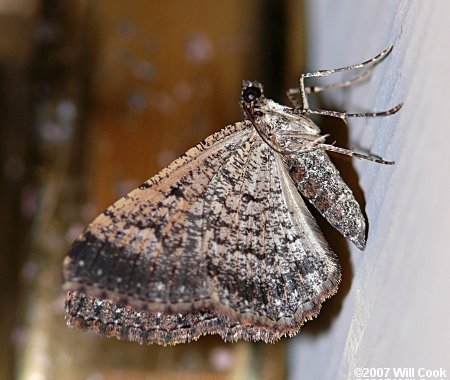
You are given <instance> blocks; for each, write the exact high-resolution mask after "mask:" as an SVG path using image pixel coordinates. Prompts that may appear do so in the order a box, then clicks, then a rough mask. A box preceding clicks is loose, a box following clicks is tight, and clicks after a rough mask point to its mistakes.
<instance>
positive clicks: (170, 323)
mask: <svg viewBox="0 0 450 380" xmlns="http://www.w3.org/2000/svg"><path fill="white" fill-rule="evenodd" d="M207 141H208V140H207ZM64 273H65V281H66V283H65V287H66V289H67V290H70V291H71V292H69V298H68V303H67V307H66V312H67V318H68V322H69V324H75V325H79V326H81V327H85V328H93V329H96V330H97V331H99V332H101V333H103V334H106V335H110V336H117V337H119V338H122V339H129V340H137V341H140V342H149V343H159V344H174V343H180V342H186V341H190V340H193V339H196V338H198V337H199V336H200V335H204V334H206V333H216V334H220V335H221V336H222V337H223V338H224V339H225V340H231V341H234V340H237V339H245V340H264V341H275V340H277V339H279V338H280V337H281V336H282V335H283V334H286V333H288V334H295V333H296V332H298V331H299V329H300V327H301V325H302V324H303V322H304V321H305V320H306V319H308V318H312V317H313V316H315V315H317V313H318V312H319V309H320V304H321V302H322V301H323V300H324V299H325V298H326V297H328V296H330V295H332V294H333V293H334V292H335V291H336V288H337V285H338V283H339V280H340V270H339V265H338V263H337V260H336V258H335V256H334V255H333V254H332V253H331V252H330V251H329V250H328V248H327V245H326V243H325V241H324V240H323V238H322V236H321V234H320V232H319V230H318V229H317V226H316V224H315V221H314V219H313V218H312V217H311V215H310V214H309V212H308V210H307V208H306V206H305V204H304V202H303V200H302V198H301V196H300V195H299V193H298V191H297V190H296V189H295V186H294V184H293V183H292V180H291V178H290V176H289V173H288V171H287V169H286V167H285V165H284V163H283V162H282V160H281V158H280V157H279V156H278V154H276V153H274V152H273V151H272V150H271V149H270V148H269V147H268V146H267V145H266V144H265V143H263V142H262V140H261V139H260V138H259V136H258V135H257V134H256V133H255V131H254V130H253V129H252V127H251V125H250V124H248V123H239V124H237V125H236V126H230V127H227V128H226V129H225V130H223V131H222V132H219V134H216V135H213V136H212V137H210V138H209V142H207V143H206V144H202V145H201V146H200V147H199V146H197V147H196V148H194V149H193V150H191V151H188V152H187V154H186V155H185V156H184V157H182V158H180V159H178V160H176V161H175V162H174V163H173V164H171V165H170V166H169V167H168V168H167V169H165V170H163V171H162V172H161V173H160V174H158V175H157V176H155V177H153V178H152V179H150V180H149V181H147V182H146V183H145V184H144V185H143V186H141V187H140V188H139V189H137V190H135V191H133V192H131V193H130V194H129V195H128V196H126V197H124V198H123V199H121V200H119V201H118V202H116V203H115V204H114V205H113V206H111V207H110V208H108V209H107V210H106V211H105V213H104V214H103V215H101V216H99V217H98V218H97V219H96V220H94V222H93V223H92V224H91V225H90V226H89V227H88V229H87V230H86V231H85V232H84V233H83V234H82V235H81V236H80V237H79V238H78V239H77V241H76V242H75V243H74V246H73V247H72V250H71V251H70V253H69V256H68V258H67V260H66V263H65V267H64ZM102 293H106V295H107V296H108V297H107V298H108V300H103V301H102V300H99V299H98V297H100V296H101V295H102ZM121 301H123V302H124V303H126V304H128V305H129V306H128V308H125V309H124V308H120V307H119V304H120V303H121ZM99 304H102V305H103V307H101V308H99V307H98V306H99ZM105 305H107V307H105ZM142 308H144V309H145V310H144V311H141V310H142ZM124 310H125V311H124ZM136 321H140V322H139V323H138V322H136Z"/></svg>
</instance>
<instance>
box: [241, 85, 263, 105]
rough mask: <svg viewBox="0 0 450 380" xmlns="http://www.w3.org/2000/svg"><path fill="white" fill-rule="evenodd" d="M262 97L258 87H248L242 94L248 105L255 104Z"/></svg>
mask: <svg viewBox="0 0 450 380" xmlns="http://www.w3.org/2000/svg"><path fill="white" fill-rule="evenodd" d="M260 97H261V89H260V88H258V87H254V86H252V87H247V88H246V89H245V90H244V92H243V93H242V98H243V99H244V101H245V102H246V103H251V102H254V101H255V100H256V99H258V98H260Z"/></svg>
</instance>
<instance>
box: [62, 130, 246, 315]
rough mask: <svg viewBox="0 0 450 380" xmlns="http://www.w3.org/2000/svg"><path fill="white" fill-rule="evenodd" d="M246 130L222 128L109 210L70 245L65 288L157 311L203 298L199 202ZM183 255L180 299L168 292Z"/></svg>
mask: <svg viewBox="0 0 450 380" xmlns="http://www.w3.org/2000/svg"><path fill="white" fill-rule="evenodd" d="M251 132H253V130H252V129H251V127H250V126H249V125H248V124H246V123H236V124H234V125H230V126H228V127H226V128H224V129H223V130H221V131H220V132H218V133H215V134H213V135H212V136H210V137H208V138H207V139H206V140H205V141H204V142H202V143H200V144H198V145H197V146H196V147H194V148H192V149H190V150H189V151H187V152H186V153H185V154H184V155H183V156H182V157H180V158H178V159H177V160H175V161H174V162H173V163H172V164H170V165H169V166H168V167H167V168H165V169H163V170H162V171H161V172H159V173H158V174H157V175H155V176H154V177H152V178H151V179H149V180H148V181H146V182H145V183H143V184H142V185H141V186H139V188H137V189H135V190H133V191H132V192H130V193H129V194H127V195H126V196H125V197H123V198H121V199H119V200H118V201H117V202H116V203H114V204H113V205H111V206H110V207H108V208H107V209H106V210H105V211H104V212H103V213H102V214H101V215H99V216H98V217H97V218H96V219H95V220H94V221H93V222H92V223H91V224H90V225H89V226H88V227H87V229H86V230H85V231H84V232H83V233H82V234H81V235H80V236H79V237H78V238H77V239H76V241H75V242H74V244H73V245H72V248H71V250H70V252H69V254H68V256H67V257H66V259H65V262H64V266H63V275H64V288H65V289H67V290H79V289H81V288H82V289H83V292H84V293H85V294H87V295H90V296H95V297H96V296H106V295H107V296H108V298H109V299H112V300H115V301H118V300H120V299H121V298H127V299H130V300H131V301H132V302H133V304H134V305H135V306H141V305H143V304H145V305H146V306H148V307H150V308H154V309H155V310H159V309H161V308H163V309H164V308H168V307H170V304H171V303H173V302H176V303H178V304H180V303H182V301H183V300H185V301H186V302H187V304H186V309H189V308H190V307H191V302H192V300H195V299H197V300H198V301H199V302H201V300H202V298H204V297H207V296H208V294H209V289H208V288H207V284H206V273H204V271H203V268H201V265H199V264H201V261H200V260H199V257H198V254H197V253H198V249H199V248H198V245H199V244H200V240H201V233H202V218H203V215H202V205H201V200H202V196H203V194H204V193H205V191H206V190H207V188H208V185H209V182H210V181H211V179H212V178H213V177H214V176H215V175H216V173H217V172H218V170H219V167H220V166H221V165H222V164H223V163H224V162H226V160H227V159H228V157H229V156H231V155H232V154H234V150H235V146H236V145H240V144H242V141H245V139H246V138H248V135H249V133H251ZM198 200H199V201H200V202H197V201H198ZM196 202H197V203H196ZM185 253H186V254H185ZM180 255H182V256H183V260H184V262H183V263H182V265H183V270H184V271H185V272H183V273H179V275H180V283H183V282H184V284H185V291H183V292H182V293H183V300H180V299H174V297H175V295H171V294H170V293H171V289H172V286H171V283H172V278H174V277H175V276H176V275H177V274H178V271H179V269H177V268H178V261H177V260H179V256H180ZM175 272H176V273H175ZM191 291H193V292H194V293H192V292H191Z"/></svg>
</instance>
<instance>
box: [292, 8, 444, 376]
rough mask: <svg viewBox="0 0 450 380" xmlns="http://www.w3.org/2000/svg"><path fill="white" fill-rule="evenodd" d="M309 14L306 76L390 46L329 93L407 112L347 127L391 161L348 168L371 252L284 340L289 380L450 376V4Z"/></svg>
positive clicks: (343, 100) (359, 142) (355, 258)
mask: <svg viewBox="0 0 450 380" xmlns="http://www.w3.org/2000/svg"><path fill="white" fill-rule="evenodd" d="M307 12H308V20H309V25H308V32H309V37H308V38H309V40H308V44H309V49H308V56H309V61H308V67H309V69H310V70H316V69H322V68H333V67H340V66H344V65H347V64H353V63H357V62H359V61H362V60H365V59H367V58H370V57H372V56H374V55H375V54H377V53H378V52H380V51H381V50H383V49H384V48H385V47H387V46H388V45H390V44H395V48H394V51H393V53H392V54H391V56H390V57H389V58H388V59H387V60H385V61H384V62H383V63H382V64H381V65H380V66H378V67H377V69H376V71H375V73H374V75H373V76H372V78H371V80H370V81H369V82H367V83H365V84H363V85H362V86H358V87H355V88H354V89H352V90H350V91H345V92H339V91H338V92H337V100H338V101H337V103H338V105H339V106H342V108H343V109H346V108H347V109H349V110H371V109H373V110H383V109H387V108H389V107H391V106H393V105H395V104H396V103H399V102H401V101H404V102H405V105H404V107H403V109H402V110H401V112H400V113H399V114H397V115H396V116H393V117H390V118H384V119H381V118H379V119H371V120H369V119H367V120H364V121H358V122H352V123H351V126H350V132H349V134H350V136H349V137H350V145H352V144H353V145H354V146H356V147H359V148H360V149H367V150H369V151H372V152H373V153H376V154H379V155H381V156H383V157H385V158H388V159H394V160H395V161H396V165H395V166H394V167H388V166H382V165H376V164H373V163H371V162H365V161H354V167H355V169H356V171H357V173H358V176H359V183H360V187H361V189H362V191H363V193H364V196H365V199H366V213H367V216H368V220H369V228H370V230H369V238H368V243H367V249H366V251H365V252H363V253H361V252H360V251H358V250H357V249H356V248H355V247H350V256H351V259H350V260H351V268H352V269H351V271H350V272H351V273H349V271H347V272H344V273H343V275H344V277H345V279H344V281H349V282H350V283H351V286H350V288H349V290H348V292H347V294H345V297H344V298H343V300H342V301H341V302H342V304H341V305H340V310H337V311H336V312H335V314H334V315H333V316H332V319H331V323H330V324H329V326H327V328H325V329H322V330H321V332H320V333H312V332H311V331H309V329H308V326H305V328H304V331H303V332H301V333H300V334H299V335H298V336H297V337H296V338H294V339H291V341H290V378H291V379H301V380H309V379H322V380H323V379H356V378H357V377H356V376H354V373H353V371H354V370H355V368H359V367H383V368H384V367H390V368H397V367H414V368H415V369H416V370H418V369H419V368H420V367H425V368H429V369H436V368H445V369H446V370H447V377H448V378H450V299H449V290H450V243H449V241H450V199H449V196H450V138H449V134H450V116H449V114H450V1H448V0H432V1H431V0H429V1H418V0H416V1H412V0H410V1H408V0H402V1H392V0H370V1H368V0H366V1H363V0H339V1H336V0H310V1H308V2H307ZM299 18H300V17H299ZM330 95H331V94H330ZM333 95H334V93H333ZM335 99H336V98H333V101H334V100H335ZM327 302H333V300H329V301H327ZM326 307H327V306H325V308H326ZM325 308H324V311H325ZM319 318H321V315H319ZM318 322H319V321H318ZM313 323H315V322H313ZM392 375H393V374H392V372H391V373H390V376H385V377H393V376H392ZM416 378H418V374H417V372H416Z"/></svg>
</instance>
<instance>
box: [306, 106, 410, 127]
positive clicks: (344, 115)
mask: <svg viewBox="0 0 450 380" xmlns="http://www.w3.org/2000/svg"><path fill="white" fill-rule="evenodd" d="M402 106H403V103H399V104H397V105H396V106H394V107H392V108H391V109H388V110H387V111H381V112H360V113H347V112H339V111H329V110H308V111H307V113H308V114H314V115H322V116H330V117H337V118H339V119H342V120H343V121H344V122H345V123H346V124H347V121H348V120H347V118H349V117H381V116H389V115H393V114H395V113H397V112H398V111H399V110H400V108H402Z"/></svg>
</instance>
